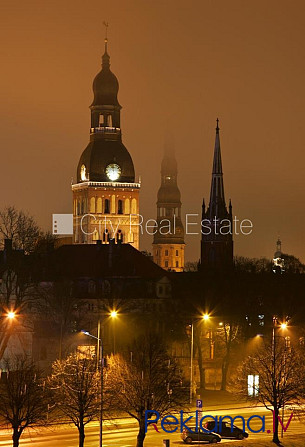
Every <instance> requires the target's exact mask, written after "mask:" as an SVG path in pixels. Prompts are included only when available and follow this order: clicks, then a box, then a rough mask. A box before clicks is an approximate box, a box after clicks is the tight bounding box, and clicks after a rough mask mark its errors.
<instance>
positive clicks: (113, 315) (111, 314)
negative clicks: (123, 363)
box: [110, 310, 118, 355]
mask: <svg viewBox="0 0 305 447" xmlns="http://www.w3.org/2000/svg"><path fill="white" fill-rule="evenodd" d="M117 316H118V313H117V311H116V310H113V311H112V312H110V317H111V318H112V331H113V355H115V320H116V318H117Z"/></svg>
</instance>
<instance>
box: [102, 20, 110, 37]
mask: <svg viewBox="0 0 305 447" xmlns="http://www.w3.org/2000/svg"><path fill="white" fill-rule="evenodd" d="M103 25H104V26H105V28H106V35H105V42H107V41H108V26H109V23H108V22H105V20H104V22H103Z"/></svg>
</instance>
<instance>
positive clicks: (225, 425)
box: [204, 421, 249, 439]
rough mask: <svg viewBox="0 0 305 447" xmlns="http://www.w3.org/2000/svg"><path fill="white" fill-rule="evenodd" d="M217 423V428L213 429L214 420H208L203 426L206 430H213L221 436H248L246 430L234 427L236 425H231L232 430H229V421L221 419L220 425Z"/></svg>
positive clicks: (240, 437)
mask: <svg viewBox="0 0 305 447" xmlns="http://www.w3.org/2000/svg"><path fill="white" fill-rule="evenodd" d="M219 425H220V424H218V427H217V428H218V430H215V421H208V422H206V423H205V425H204V428H206V429H207V430H213V432H216V433H218V434H220V435H221V437H222V438H235V439H244V438H247V437H248V436H249V434H248V433H247V432H246V431H243V430H242V429H241V428H238V427H236V425H233V431H231V422H223V421H222V423H221V427H219Z"/></svg>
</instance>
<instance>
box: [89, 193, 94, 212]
mask: <svg viewBox="0 0 305 447" xmlns="http://www.w3.org/2000/svg"><path fill="white" fill-rule="evenodd" d="M90 213H92V214H94V213H95V197H91V199H90Z"/></svg>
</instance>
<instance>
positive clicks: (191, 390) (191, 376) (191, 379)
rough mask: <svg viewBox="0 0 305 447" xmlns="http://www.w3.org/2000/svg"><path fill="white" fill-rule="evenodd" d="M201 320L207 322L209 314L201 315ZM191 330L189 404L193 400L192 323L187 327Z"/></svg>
mask: <svg viewBox="0 0 305 447" xmlns="http://www.w3.org/2000/svg"><path fill="white" fill-rule="evenodd" d="M202 319H203V320H204V321H208V320H209V319H210V316H209V314H203V315H202ZM189 326H190V328H191V368H190V369H191V371H190V404H191V403H192V398H193V357H194V321H192V323H191V324H190V325H189Z"/></svg>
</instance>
